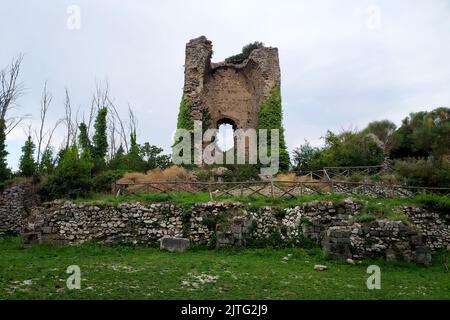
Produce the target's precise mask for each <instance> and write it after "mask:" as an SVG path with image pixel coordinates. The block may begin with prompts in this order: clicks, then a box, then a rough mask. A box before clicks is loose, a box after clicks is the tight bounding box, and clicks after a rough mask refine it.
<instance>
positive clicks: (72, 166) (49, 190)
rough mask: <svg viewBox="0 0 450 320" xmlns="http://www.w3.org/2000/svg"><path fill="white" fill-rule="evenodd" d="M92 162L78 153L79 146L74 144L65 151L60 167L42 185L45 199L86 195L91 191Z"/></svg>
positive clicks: (42, 193)
mask: <svg viewBox="0 0 450 320" xmlns="http://www.w3.org/2000/svg"><path fill="white" fill-rule="evenodd" d="M91 170H92V163H91V162H90V161H89V159H87V158H86V157H84V156H79V155H78V148H77V146H76V145H73V146H72V147H70V148H69V149H67V150H66V151H65V152H64V155H63V158H62V159H61V160H60V163H59V166H58V168H57V169H56V170H55V172H54V173H53V174H51V175H50V176H49V177H48V179H47V181H45V182H44V183H43V185H42V187H41V190H40V191H41V192H40V193H41V195H42V196H43V198H44V199H60V198H78V197H86V196H88V195H89V194H90V192H91V186H92V181H91Z"/></svg>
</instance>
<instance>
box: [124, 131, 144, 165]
mask: <svg viewBox="0 0 450 320" xmlns="http://www.w3.org/2000/svg"><path fill="white" fill-rule="evenodd" d="M127 164H128V170H131V171H138V172H144V171H145V168H146V166H145V161H144V160H143V159H142V157H141V154H140V146H139V144H138V143H137V137H136V131H135V130H133V131H132V132H131V134H130V150H129V152H128V154H127Z"/></svg>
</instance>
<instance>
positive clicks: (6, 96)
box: [0, 55, 28, 152]
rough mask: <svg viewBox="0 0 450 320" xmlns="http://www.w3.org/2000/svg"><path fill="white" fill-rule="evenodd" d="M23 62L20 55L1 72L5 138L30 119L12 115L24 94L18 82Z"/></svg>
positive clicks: (0, 118) (1, 117)
mask: <svg viewBox="0 0 450 320" xmlns="http://www.w3.org/2000/svg"><path fill="white" fill-rule="evenodd" d="M22 60H23V56H22V55H19V56H18V57H17V58H15V59H13V61H12V62H11V65H10V66H9V67H8V68H4V69H2V70H0V123H1V125H2V127H3V131H4V135H5V137H6V136H7V135H8V134H9V133H10V132H11V131H12V130H13V129H14V128H15V127H17V126H18V125H19V124H20V123H21V122H22V121H23V120H24V119H25V118H27V117H28V115H13V114H11V111H12V110H13V109H14V107H15V106H16V102H17V99H18V98H19V97H20V96H21V95H22V94H23V92H24V88H23V86H22V85H21V84H20V83H19V82H18V77H19V73H20V66H21V64H22ZM0 152H1V151H0Z"/></svg>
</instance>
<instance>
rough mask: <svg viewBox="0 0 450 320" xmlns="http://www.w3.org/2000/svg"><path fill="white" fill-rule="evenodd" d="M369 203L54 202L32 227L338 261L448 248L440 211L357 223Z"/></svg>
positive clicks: (74, 239)
mask: <svg viewBox="0 0 450 320" xmlns="http://www.w3.org/2000/svg"><path fill="white" fill-rule="evenodd" d="M363 206H364V204H362V203H360V202H357V201H353V200H351V199H347V200H345V201H343V202H341V203H333V202H310V203H305V204H301V205H299V206H296V207H292V208H286V209H278V208H273V207H247V206H245V205H243V204H241V203H229V202H209V203H198V204H194V205H174V204H168V203H153V204H147V205H144V204H140V203H123V204H119V205H117V206H114V205H102V206H96V205H87V204H74V203H70V202H67V203H50V204H47V205H46V206H41V207H35V208H33V209H32V214H31V215H30V216H29V217H28V218H27V220H26V223H25V227H26V229H27V230H26V231H27V232H28V233H35V234H36V236H35V237H34V239H35V240H36V239H37V240H38V241H39V242H44V243H45V242H50V243H63V244H66V243H83V242H85V241H94V242H99V243H104V244H113V243H132V244H140V245H155V246H157V245H159V240H160V239H162V238H163V237H167V236H170V237H178V238H181V237H184V238H188V239H189V240H190V242H191V243H192V244H198V245H205V246H209V247H214V248H215V247H224V246H257V247H263V246H272V245H287V246H305V245H307V246H311V245H316V246H322V247H323V249H324V251H325V253H326V254H327V255H328V256H329V257H330V258H333V259H344V260H345V259H348V258H352V259H362V258H385V259H391V260H392V259H403V260H408V261H417V262H420V263H424V264H429V263H430V261H431V253H432V252H433V251H435V250H438V249H442V248H444V249H445V248H448V246H449V244H450V229H449V225H448V224H446V223H445V222H444V221H443V220H441V219H440V218H439V215H437V214H434V213H429V212H427V211H425V210H423V209H420V208H414V207H402V210H404V212H405V213H406V214H408V216H409V217H410V220H411V221H412V223H410V224H407V223H404V222H401V221H388V220H379V221H371V222H366V223H363V222H355V221H354V219H353V217H354V216H355V215H358V214H359V213H360V212H361V210H362V208H363Z"/></svg>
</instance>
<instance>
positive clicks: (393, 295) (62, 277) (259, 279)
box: [0, 238, 450, 299]
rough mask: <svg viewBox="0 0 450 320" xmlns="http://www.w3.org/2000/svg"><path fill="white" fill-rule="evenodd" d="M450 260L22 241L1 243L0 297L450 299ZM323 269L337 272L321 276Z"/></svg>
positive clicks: (441, 257)
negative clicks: (377, 284) (375, 273)
mask: <svg viewBox="0 0 450 320" xmlns="http://www.w3.org/2000/svg"><path fill="white" fill-rule="evenodd" d="M288 255H289V256H288ZM283 257H288V259H287V260H283ZM449 257H450V253H448V252H446V253H441V254H440V255H438V256H435V257H434V260H433V261H434V264H433V266H432V267H429V268H426V267H421V266H417V265H414V264H410V263H385V262H381V261H376V262H368V261H364V262H362V263H357V264H355V265H349V264H346V263H339V262H335V261H327V260H324V258H323V257H322V254H321V252H320V251H319V250H303V249H283V250H271V249H240V250H237V249H236V250H232V249H225V250H218V251H214V250H193V251H188V252H185V253H169V252H162V251H159V250H158V249H155V248H143V247H139V248H133V247H120V246H114V247H106V246H100V245H94V244H85V245H82V246H48V245H42V246H37V247H33V248H31V249H28V250H22V249H20V248H19V240H18V238H0V299H450V274H449V273H448V271H446V268H445V267H444V263H445V262H446V261H448V260H449ZM315 264H326V265H327V266H328V268H329V270H327V271H324V272H317V271H314V270H313V267H314V265H315ZM370 264H377V265H379V266H380V268H381V290H368V289H367V287H366V279H367V277H368V276H369V275H368V274H366V269H367V266H369V265H370ZM70 265H78V266H80V268H81V273H82V282H81V289H80V290H69V289H67V287H66V279H67V278H68V276H69V275H68V274H66V273H65V271H66V268H67V267H68V266H70Z"/></svg>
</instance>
